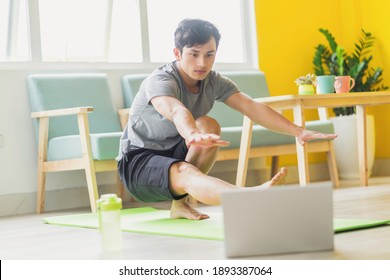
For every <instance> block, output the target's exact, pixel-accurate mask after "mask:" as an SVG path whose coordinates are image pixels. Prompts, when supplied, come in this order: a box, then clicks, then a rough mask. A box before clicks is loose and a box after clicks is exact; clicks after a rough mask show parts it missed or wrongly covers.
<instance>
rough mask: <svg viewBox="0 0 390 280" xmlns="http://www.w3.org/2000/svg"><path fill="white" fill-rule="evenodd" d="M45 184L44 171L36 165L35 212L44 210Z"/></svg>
mask: <svg viewBox="0 0 390 280" xmlns="http://www.w3.org/2000/svg"><path fill="white" fill-rule="evenodd" d="M45 184H46V173H45V172H43V170H42V168H40V167H38V188H37V209H36V210H37V213H38V214H41V213H43V212H44V211H45Z"/></svg>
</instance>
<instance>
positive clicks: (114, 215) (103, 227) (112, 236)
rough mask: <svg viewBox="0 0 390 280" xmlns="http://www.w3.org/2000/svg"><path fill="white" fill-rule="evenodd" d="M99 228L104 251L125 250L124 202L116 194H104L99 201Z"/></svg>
mask: <svg viewBox="0 0 390 280" xmlns="http://www.w3.org/2000/svg"><path fill="white" fill-rule="evenodd" d="M97 208H98V212H99V227H100V232H101V236H102V245H103V250H104V251H118V250H122V249H123V237H122V230H121V216H120V209H121V208H122V200H121V199H120V198H119V197H117V195H116V194H104V195H102V196H101V197H100V199H99V200H98V201H97Z"/></svg>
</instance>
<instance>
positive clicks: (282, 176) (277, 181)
mask: <svg viewBox="0 0 390 280" xmlns="http://www.w3.org/2000/svg"><path fill="white" fill-rule="evenodd" d="M286 177H287V168H286V167H282V168H281V169H280V171H279V172H278V173H276V174H275V176H274V177H272V179H271V180H269V181H268V182H265V183H264V184H262V185H261V186H260V187H262V188H270V187H273V186H276V185H282V184H284V182H285V180H286Z"/></svg>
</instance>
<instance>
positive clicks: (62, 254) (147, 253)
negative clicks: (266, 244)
mask: <svg viewBox="0 0 390 280" xmlns="http://www.w3.org/2000/svg"><path fill="white" fill-rule="evenodd" d="M369 183H370V186H369V187H357V186H356V185H357V182H342V187H341V188H339V189H335V190H334V195H333V196H334V216H335V217H336V218H369V219H390V178H371V179H370V182H369ZM351 185H352V186H351ZM353 185H355V186H353ZM137 206H140V205H137ZM152 206H156V207H158V208H167V207H168V204H166V203H165V204H157V205H152ZM200 208H201V210H202V211H205V212H207V213H208V214H210V215H212V213H213V212H217V211H220V208H219V207H208V206H202V207H200ZM86 211H87V209H81V210H80V209H79V210H77V211H67V212H52V213H46V214H43V215H27V216H19V217H9V218H1V219H0V259H3V260H20V259H23V260H30V259H31V260H32V259H39V260H46V259H53V260H64V259H72V260H74V259H76V260H77V259H88V260H96V259H138V260H148V259H167V260H177V259H181V260H192V259H198V260H212V259H217V260H222V259H225V258H226V257H225V251H224V242H223V241H211V240H198V239H189V238H177V237H165V236H155V235H144V234H135V233H124V250H123V251H122V252H119V253H114V254H108V253H103V252H102V250H101V243H100V235H99V231H97V230H92V229H82V228H70V227H61V226H54V225H46V224H44V223H43V222H42V217H45V216H53V215H59V214H61V215H62V214H72V213H75V212H86ZM334 240H335V248H334V250H333V251H326V252H314V253H302V254H289V255H272V256H259V257H252V258H251V259H271V260H272V259H284V260H286V259H301V260H302V259H304V260H307V259H322V260H327V259H355V260H356V259H363V260H367V259H375V260H378V259H386V260H389V259H390V226H382V227H378V228H372V229H365V230H359V231H350V232H345V233H340V234H336V235H335V239H334Z"/></svg>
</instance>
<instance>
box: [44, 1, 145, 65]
mask: <svg viewBox="0 0 390 280" xmlns="http://www.w3.org/2000/svg"><path fill="white" fill-rule="evenodd" d="M39 13H40V30H41V40H42V41H41V45H42V59H43V60H44V61H92V62H96V61H97V62H99V61H120V62H141V60H142V46H141V33H140V13H139V9H138V7H137V1H136V0H113V1H107V0H40V1H39Z"/></svg>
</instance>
